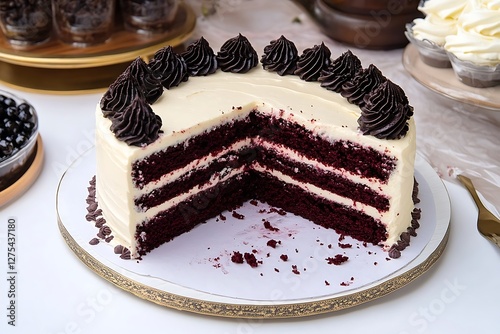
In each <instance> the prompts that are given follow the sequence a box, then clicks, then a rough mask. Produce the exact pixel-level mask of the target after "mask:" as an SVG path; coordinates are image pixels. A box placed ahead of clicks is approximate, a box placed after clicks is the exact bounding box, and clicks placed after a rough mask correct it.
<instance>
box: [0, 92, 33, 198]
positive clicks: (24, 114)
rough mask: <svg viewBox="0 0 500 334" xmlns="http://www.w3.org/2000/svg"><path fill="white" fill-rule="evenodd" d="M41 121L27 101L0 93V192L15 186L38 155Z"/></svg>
mask: <svg viewBox="0 0 500 334" xmlns="http://www.w3.org/2000/svg"><path fill="white" fill-rule="evenodd" d="M37 138H38V117H37V113H36V111H35V108H33V106H32V105H31V104H29V103H28V102H27V101H26V100H24V99H22V98H19V97H17V96H15V95H14V94H11V93H9V92H6V91H2V90H0V191H3V190H4V189H6V188H8V187H9V186H11V185H12V184H14V183H15V182H16V181H17V180H18V179H19V178H20V177H21V176H22V175H23V174H24V173H25V172H26V171H27V170H28V168H29V167H30V165H31V163H32V162H33V160H34V159H35V155H36V143H37Z"/></svg>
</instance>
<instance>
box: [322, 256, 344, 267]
mask: <svg viewBox="0 0 500 334" xmlns="http://www.w3.org/2000/svg"><path fill="white" fill-rule="evenodd" d="M348 259H349V257H347V256H345V255H342V254H337V255H335V256H334V257H327V258H326V259H325V260H326V261H327V262H328V264H334V265H336V266H338V265H340V264H342V263H344V262H346V261H347V260H348Z"/></svg>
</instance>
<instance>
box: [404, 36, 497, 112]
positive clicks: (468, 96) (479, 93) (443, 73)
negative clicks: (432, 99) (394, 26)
mask: <svg viewBox="0 0 500 334" xmlns="http://www.w3.org/2000/svg"><path fill="white" fill-rule="evenodd" d="M403 65H404V67H405V69H406V70H407V71H408V72H409V73H410V74H411V75H412V76H413V78H415V80H417V81H418V82H419V83H420V84H422V85H423V86H425V87H427V88H429V89H431V90H433V91H435V92H437V93H438V94H441V95H443V96H446V97H449V98H451V99H453V100H456V101H459V102H463V103H467V104H471V105H474V106H479V107H483V108H486V109H492V110H497V111H499V110H500V86H496V87H488V88H475V87H471V86H467V85H465V84H463V83H461V82H460V81H459V80H458V78H457V77H456V76H455V73H454V72H453V69H451V68H436V67H432V66H429V65H427V64H425V63H424V62H423V61H422V60H421V58H420V56H419V54H418V50H417V48H416V47H415V46H413V45H412V44H408V45H407V46H406V48H405V50H404V53H403Z"/></svg>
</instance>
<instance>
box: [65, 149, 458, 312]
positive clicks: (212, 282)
mask: <svg viewBox="0 0 500 334" xmlns="http://www.w3.org/2000/svg"><path fill="white" fill-rule="evenodd" d="M417 157H418V159H417V161H416V164H415V170H416V173H415V174H416V175H415V176H416V177H417V180H418V181H419V184H420V186H419V190H420V191H419V196H420V198H421V202H420V204H419V205H421V208H422V212H423V213H425V214H423V215H422V219H421V226H420V228H419V229H418V230H417V233H419V236H418V237H417V238H415V239H414V240H413V239H412V245H411V246H410V247H409V248H408V249H407V250H405V252H407V253H406V254H404V255H403V256H402V257H401V258H400V259H397V260H395V261H387V259H386V258H385V257H386V255H384V252H383V251H380V249H379V248H377V246H373V248H374V253H380V254H378V255H379V256H380V259H381V260H380V262H379V263H378V265H377V266H376V267H371V268H373V270H377V269H378V268H382V267H385V268H386V269H387V270H388V271H386V269H382V273H383V275H381V276H378V277H379V278H377V279H375V280H373V281H371V278H370V279H368V280H367V283H366V284H365V283H361V282H360V281H359V280H362V279H363V278H364V277H363V276H368V277H369V276H371V275H370V273H369V272H367V271H366V266H367V265H368V266H369V264H370V263H372V262H371V261H373V257H372V256H374V255H375V254H374V253H372V252H368V253H367V252H366V251H367V250H368V248H365V247H366V246H363V247H361V251H360V252H361V253H362V254H364V255H360V256H359V257H352V258H353V259H355V260H353V261H352V262H350V263H349V266H346V267H345V269H342V268H344V267H342V266H340V267H336V268H334V269H333V271H332V269H331V268H330V267H328V268H325V267H326V266H327V265H326V266H321V264H320V263H322V262H323V261H322V260H323V257H322V256H321V255H322V254H321V253H322V251H321V250H320V248H321V247H322V246H321V245H319V244H315V242H314V241H312V242H307V243H306V242H305V239H301V238H302V234H301V233H299V234H297V235H294V236H293V237H292V238H293V239H294V240H299V239H300V240H301V241H300V244H301V245H299V246H297V245H294V246H293V247H291V248H290V249H293V248H294V247H295V246H297V247H300V248H301V250H302V251H301V252H297V250H296V253H294V257H295V259H294V260H293V263H302V264H304V263H307V265H308V266H309V268H308V269H311V270H307V275H306V273H305V272H303V273H302V275H300V276H295V275H293V276H294V277H290V276H289V274H290V273H287V272H288V271H287V270H286V269H285V268H288V269H290V267H289V266H290V264H288V262H286V263H284V264H283V267H282V268H281V269H285V270H281V271H279V272H276V271H275V269H273V268H276V267H277V266H280V263H278V262H279V261H275V262H272V264H271V265H267V266H266V263H267V262H268V261H272V258H273V256H272V255H270V257H269V258H266V259H267V260H265V261H264V262H266V263H264V264H263V265H262V266H261V267H259V268H260V269H254V268H250V267H245V268H246V269H245V268H243V269H241V270H240V269H239V267H237V268H235V267H234V266H233V267H231V268H229V267H225V264H224V260H223V259H222V258H221V259H220V260H217V262H213V261H210V260H208V261H204V260H203V258H204V256H205V255H207V253H209V252H211V251H214V254H215V255H217V254H219V250H216V248H220V249H226V250H227V249H229V250H231V249H235V248H234V247H240V246H238V245H236V244H237V242H236V243H235V242H234V241H233V240H234V239H236V238H237V235H236V234H234V233H233V232H234V230H231V228H230V227H229V226H228V221H229V219H227V220H226V221H225V222H224V223H223V224H220V223H217V222H216V220H211V221H208V222H207V223H206V224H203V227H208V226H210V228H221V229H224V230H225V231H226V232H225V233H213V234H210V237H207V235H209V234H207V232H206V230H204V229H203V228H200V229H199V230H198V231H197V228H195V229H193V230H192V231H191V232H190V233H189V235H190V237H189V238H185V239H183V240H181V239H180V238H182V236H180V237H177V238H176V239H174V240H173V241H171V242H170V244H171V245H172V247H173V248H172V249H170V250H173V251H174V253H176V254H177V255H176V256H175V258H176V259H177V258H180V259H181V260H175V259H172V258H170V259H169V257H168V256H167V255H166V253H168V251H167V250H166V249H163V250H162V249H156V250H155V251H156V252H155V253H153V252H152V253H151V254H148V256H147V257H151V256H153V257H154V258H155V259H153V260H152V262H149V264H152V265H153V266H154V267H155V268H158V264H160V263H161V265H160V267H162V268H167V271H169V274H168V276H169V277H165V276H163V275H158V271H154V272H153V271H152V270H151V269H153V268H151V266H148V264H147V263H146V262H148V261H149V260H148V259H146V257H145V258H144V259H143V260H142V261H141V262H140V264H139V263H136V261H134V260H131V261H123V260H121V259H119V258H118V257H117V255H116V254H113V249H112V246H111V245H110V244H106V243H100V244H99V245H96V246H92V245H89V240H90V239H91V238H92V237H94V236H95V233H96V229H95V228H94V226H93V224H91V223H89V222H87V221H85V218H84V217H85V214H86V213H87V210H86V206H87V204H86V202H85V199H86V198H87V195H88V191H87V188H86V187H87V186H88V181H89V180H90V178H91V177H92V176H93V175H94V174H95V150H94V148H92V149H90V150H89V151H87V152H86V153H84V154H83V155H81V156H80V157H79V158H78V159H77V160H75V162H74V164H73V165H72V166H70V167H69V168H68V170H67V171H66V172H65V173H64V175H63V176H62V177H61V180H60V183H59V185H58V188H57V192H56V212H57V223H58V227H59V231H60V233H61V235H62V237H63V239H64V241H65V242H66V243H67V245H68V246H69V248H70V249H71V251H72V252H74V253H75V255H76V256H77V258H78V259H80V260H81V261H82V262H83V263H84V264H85V265H86V266H87V267H88V268H90V269H91V270H92V271H94V272H95V273H96V274H97V275H99V276H100V277H102V278H103V279H105V280H107V281H109V282H111V283H113V284H114V285H116V286H117V287H119V288H121V289H123V290H125V291H127V292H129V293H131V294H133V295H136V296H137V297H139V298H142V299H145V300H148V301H150V302H153V303H156V304H159V305H162V306H166V307H169V308H173V309H178V310H183V311H189V312H193V313H197V314H204V315H211V316H218V317H228V318H257V319H269V318H296V317H306V316H312V315H317V314H323V313H328V312H335V311H339V310H343V309H347V308H351V307H355V306H358V305H361V304H363V303H367V302H370V301H373V300H375V299H378V298H380V297H383V296H386V295H388V294H390V293H392V292H394V291H396V290H398V289H400V288H403V287H404V286H406V285H408V284H410V283H411V282H412V281H414V280H416V279H417V278H418V277H420V276H422V275H423V274H424V273H425V272H427V271H428V270H429V269H430V268H431V267H432V266H433V265H434V264H435V263H436V262H437V261H438V259H439V258H440V256H441V254H442V253H443V251H444V250H445V247H446V243H447V240H448V234H449V227H450V201H449V198H448V194H447V192H446V188H445V186H444V184H443V183H442V182H441V180H440V179H439V176H438V175H437V174H436V172H435V171H434V170H433V169H432V167H431V166H430V165H429V164H428V163H427V162H426V161H425V160H424V159H423V158H422V157H420V156H417ZM250 206H251V205H250ZM241 210H243V208H240V209H239V211H241ZM256 210H259V209H258V208H257V209H256ZM241 212H244V211H241ZM226 216H227V217H229V216H230V215H226ZM244 216H246V217H247V218H245V220H247V219H248V217H249V216H248V215H246V213H245V214H244ZM260 217H262V216H260ZM279 219H281V218H279ZM290 219H293V218H292V217H289V218H287V220H290ZM250 221H252V219H249V220H247V222H250ZM288 223H290V221H288ZM210 224H212V225H210ZM242 224H243V225H246V224H245V223H244V222H241V221H238V222H237V225H239V226H241V225H242ZM273 224H274V222H273ZM286 224H287V223H284V224H283V225H279V226H281V227H284V229H283V231H285V232H283V233H284V234H285V235H286V234H288V233H289V232H290V231H291V230H287V229H286V228H285V226H286ZM250 225H251V224H250ZM291 225H293V224H291ZM306 225H307V224H306ZM247 226H248V225H247ZM296 228H297V227H296V225H294V226H292V230H293V229H296ZM252 230H254V228H252V227H248V228H246V229H245V228H243V230H242V231H243V234H240V235H243V236H244V238H245V241H246V242H248V243H249V244H251V245H255V249H258V248H259V246H258V245H257V244H258V240H256V239H254V238H253V237H252V236H251V234H252V232H251V231H252ZM304 230H307V231H309V230H310V229H307V228H306V229H304ZM311 230H314V231H311V235H312V238H313V239H315V238H317V239H321V240H322V241H326V240H328V237H327V236H326V235H321V233H320V232H318V231H319V229H311ZM219 232H220V231H219ZM259 233H260V232H257V234H259ZM325 233H326V234H328V235H331V234H332V233H333V232H332V231H330V232H325ZM292 234H293V233H292ZM184 236H186V234H185V235H184ZM217 236H221V239H217V240H216V241H208V240H210V239H212V240H213V239H214V238H216V237H217ZM221 240H224V241H223V242H222V244H223V245H222V244H221ZM262 240H267V239H265V238H264V239H262ZM308 240H309V241H311V240H312V239H308ZM332 240H337V238H336V237H333V239H332ZM346 240H347V239H346ZM177 241H179V243H177V244H174V243H175V242H177ZM290 242H292V241H291V240H288V241H286V242H284V243H283V244H281V245H280V250H279V251H278V252H287V251H286V250H285V249H286V246H284V245H285V244H286V243H290ZM205 243H206V244H205ZM212 243H213V245H215V244H216V245H217V247H206V246H207V245H208V244H212ZM233 243H234V244H233ZM327 244H328V242H325V243H324V245H325V246H324V247H326V245H327ZM200 245H201V246H200ZM167 247H168V246H167ZM252 247H254V246H252ZM308 247H310V248H309V250H310V251H312V252H313V253H314V254H312V253H310V252H309V251H306V248H308ZM356 248H357V247H352V249H351V251H354V252H357V250H356ZM195 249H196V250H195ZM236 249H238V248H236ZM267 251H268V250H267V248H266V252H267ZM269 252H272V251H269ZM334 252H336V251H334ZM408 252H414V254H415V255H414V256H415V257H412V256H411V255H410V253H408ZM170 254H173V253H170ZM197 254H198V255H199V254H201V255H200V256H201V257H200V256H198V255H197ZM214 254H211V255H207V256H208V259H214V257H212V255H214ZM263 254H265V252H264V253H263ZM367 254H371V255H367ZM310 255H314V256H313V257H309V256H310ZM222 257H224V255H222ZM300 257H302V258H300ZM363 258H365V259H367V258H368V259H367V261H368V262H366V261H364V260H363ZM150 259H151V258H150ZM157 261H158V262H157ZM177 261H178V262H177ZM174 262H175V263H176V264H178V266H177V267H176V268H173V267H172V263H174ZM293 263H291V264H293ZM214 264H216V265H214ZM218 265H221V267H219V266H218ZM392 265H394V267H391V266H392ZM350 266H355V267H356V268H359V270H361V271H360V272H358V273H353V270H351V269H349V268H352V267H350ZM224 267H225V269H227V270H225V269H224ZM375 268H377V269H375ZM390 268H392V269H390ZM171 269H173V270H172V271H171ZM342 271H343V273H342ZM259 272H260V273H262V275H259ZM213 274H215V275H213ZM315 274H317V275H318V276H317V277H319V278H320V279H319V280H316V279H314V278H313V276H314V275H315ZM330 274H331V275H332V276H329V277H331V278H332V280H331V282H332V283H333V284H331V285H330V284H328V286H326V285H324V284H323V281H322V280H323V276H324V275H330ZM346 274H349V275H346ZM351 275H354V276H355V277H356V280H355V281H356V282H358V281H359V282H358V283H359V285H358V286H353V287H346V288H345V289H344V288H335V287H334V286H339V285H338V282H337V281H338V280H343V279H344V277H351ZM334 281H335V283H334ZM264 282H265V283H264ZM271 282H272V283H271ZM318 282H320V284H318ZM197 283H198V284H197ZM268 283H270V284H268ZM275 284H277V287H276V288H274V285H275ZM354 284H356V283H354ZM257 286H258V287H259V289H247V288H245V287H257ZM269 286H270V288H269ZM299 286H300V289H299V288H298V287H299ZM309 287H313V289H312V290H310V291H308V292H305V293H303V291H305V290H308V288H309ZM331 288H333V289H334V290H330V289H331ZM417 288H418V287H417ZM266 289H267V290H269V291H267V290H266ZM260 290H266V292H264V294H262V293H260V292H259V291H260ZM328 291H337V292H328ZM268 292H269V294H267V293H268ZM262 296H265V297H264V298H263V297H262ZM274 297H275V298H274Z"/></svg>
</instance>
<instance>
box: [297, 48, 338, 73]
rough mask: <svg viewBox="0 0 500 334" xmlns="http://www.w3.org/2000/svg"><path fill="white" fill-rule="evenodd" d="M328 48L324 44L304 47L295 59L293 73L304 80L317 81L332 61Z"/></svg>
mask: <svg viewBox="0 0 500 334" xmlns="http://www.w3.org/2000/svg"><path fill="white" fill-rule="evenodd" d="M331 54H332V53H331V51H330V49H329V48H328V47H327V46H326V45H325V44H324V43H321V45H315V46H314V47H312V48H308V49H305V50H304V52H303V53H302V54H301V55H300V57H299V59H298V60H297V69H296V70H295V72H294V73H295V74H296V75H298V76H299V78H301V79H302V80H305V81H317V80H318V78H319V77H320V76H321V72H322V71H325V70H327V69H328V66H330V64H331V63H332V60H331V59H330V56H331Z"/></svg>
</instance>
